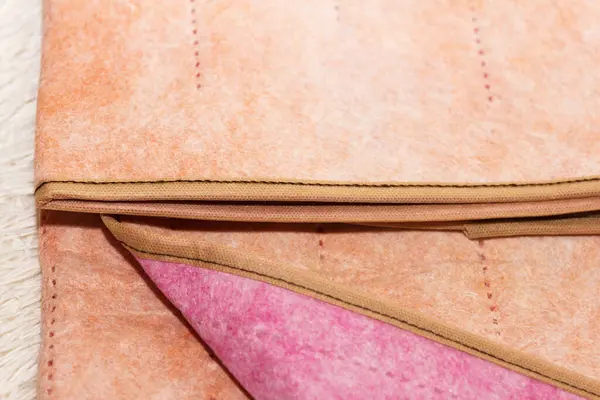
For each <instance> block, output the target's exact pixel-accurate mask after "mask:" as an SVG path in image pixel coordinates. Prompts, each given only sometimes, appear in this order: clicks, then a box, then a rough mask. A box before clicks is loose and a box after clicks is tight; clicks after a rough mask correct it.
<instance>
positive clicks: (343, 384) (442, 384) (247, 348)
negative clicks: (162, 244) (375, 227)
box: [139, 259, 579, 400]
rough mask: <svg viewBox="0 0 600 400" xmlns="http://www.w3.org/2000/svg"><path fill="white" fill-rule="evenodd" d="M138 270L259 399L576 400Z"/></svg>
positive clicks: (193, 278)
mask: <svg viewBox="0 0 600 400" xmlns="http://www.w3.org/2000/svg"><path fill="white" fill-rule="evenodd" d="M139 261H140V263H141V264H142V266H143V268H144V270H145V271H146V272H147V273H148V275H149V276H150V277H151V278H152V279H153V280H154V282H155V283H156V284H157V286H158V287H159V288H160V289H161V290H162V291H163V292H164V293H165V294H166V295H167V297H168V298H169V299H170V300H171V301H172V302H173V303H174V304H175V305H176V306H177V307H178V308H179V309H180V310H181V311H182V313H183V314H184V315H185V316H186V318H187V319H188V320H189V321H190V323H191V324H192V326H193V327H194V328H195V329H196V330H197V331H198V333H199V334H200V335H201V336H202V338H203V339H204V340H205V341H206V342H207V343H208V344H209V345H210V346H211V347H212V349H213V350H214V351H215V353H216V354H217V355H218V356H219V357H220V358H221V360H222V361H223V363H224V364H225V366H226V367H227V368H228V369H229V370H230V371H231V373H233V375H234V376H235V377H236V378H237V379H238V380H239V381H240V383H241V384H242V385H243V386H244V387H245V388H246V389H247V390H248V391H249V392H250V393H251V394H252V395H253V396H254V397H255V398H256V399H257V400H267V399H274V400H281V399H302V400H304V399H307V400H308V399H320V400H323V399H344V400H352V399H356V400H359V399H360V400H362V399H515V400H516V399H519V400H527V399H530V400H532V399H579V397H578V396H576V395H573V394H570V393H567V392H564V391H562V390H560V389H557V388H555V387H552V386H550V385H547V384H544V383H541V382H538V381H536V380H533V379H530V378H528V377H525V376H523V375H520V374H518V373H516V372H513V371H509V370H507V369H504V368H502V367H499V366H497V365H495V364H492V363H489V362H487V361H484V360H481V359H479V358H476V357H473V356H471V355H468V354H466V353H463V352H460V351H458V350H455V349H452V348H449V347H446V346H444V345H441V344H438V343H436V342H433V341H431V340H429V339H426V338H423V337H421V336H418V335H415V334H413V333H410V332H407V331H403V330H401V329H398V328H396V327H394V326H392V325H389V324H386V323H383V322H380V321H376V320H373V319H371V318H368V317H365V316H363V315H360V314H357V313H353V312H351V311H348V310H345V309H342V308H340V307H337V306H333V305H330V304H328V303H324V302H321V301H319V300H315V299H313V298H310V297H307V296H303V295H300V294H297V293H294V292H291V291H288V290H285V289H282V288H279V287H276V286H273V285H269V284H266V283H263V282H259V281H254V280H251V279H246V278H242V277H239V276H234V275H230V274H225V273H221V272H217V271H212V270H208V269H203V268H198V267H193V266H188V265H184V264H175V263H167V262H160V261H154V260H146V259H139Z"/></svg>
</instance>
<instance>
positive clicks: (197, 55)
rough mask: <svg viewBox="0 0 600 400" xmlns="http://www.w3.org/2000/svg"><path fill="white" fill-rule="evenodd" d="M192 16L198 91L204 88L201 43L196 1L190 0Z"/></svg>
mask: <svg viewBox="0 0 600 400" xmlns="http://www.w3.org/2000/svg"><path fill="white" fill-rule="evenodd" d="M190 5H191V9H190V14H191V18H192V20H191V23H192V34H193V35H194V36H193V37H194V62H195V68H196V69H195V71H196V73H195V76H194V78H195V79H196V90H199V89H200V88H202V84H201V83H200V76H201V74H200V49H199V46H198V45H199V41H198V23H197V21H198V19H197V16H196V4H195V0H190Z"/></svg>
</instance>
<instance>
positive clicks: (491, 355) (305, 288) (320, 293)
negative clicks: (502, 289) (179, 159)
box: [119, 241, 597, 396]
mask: <svg viewBox="0 0 600 400" xmlns="http://www.w3.org/2000/svg"><path fill="white" fill-rule="evenodd" d="M119 242H120V243H121V244H123V245H125V246H126V247H129V248H130V249H132V250H135V251H136V252H139V253H143V254H149V255H154V256H163V257H173V258H179V259H184V260H192V261H200V262H204V263H207V264H214V265H219V266H222V267H227V268H232V269H236V270H239V271H244V272H249V273H251V274H254V275H258V276H261V277H264V278H269V279H272V280H276V281H279V282H283V283H286V284H288V285H290V286H295V287H298V288H301V289H304V290H307V291H310V292H314V293H317V294H319V295H321V296H323V297H328V298H330V299H332V300H335V301H339V302H340V303H344V304H348V305H351V306H352V307H356V308H359V309H361V310H364V311H368V312H370V313H373V314H376V315H380V316H382V317H386V318H390V319H392V320H395V321H398V322H400V323H402V324H405V325H408V326H411V327H413V328H416V329H418V330H420V331H424V332H427V333H430V334H432V335H434V336H438V337H441V338H443V339H445V340H448V341H450V342H454V343H460V345H461V346H464V347H465V348H468V349H470V350H473V351H475V352H477V353H480V354H484V355H486V356H488V357H490V358H494V359H497V360H500V361H502V362H504V363H506V364H508V365H512V366H514V367H517V368H520V369H523V370H525V371H529V372H531V373H533V374H535V375H539V376H543V377H544V378H547V379H549V380H551V381H555V382H559V383H561V384H563V385H565V386H568V387H570V388H573V389H576V390H579V391H582V392H585V393H588V394H591V395H593V396H597V394H596V393H594V392H590V391H588V390H586V389H583V388H580V387H578V386H574V385H572V384H570V383H568V382H564V381H562V380H559V379H557V378H553V377H551V376H548V375H545V374H543V373H541V372H538V371H535V370H533V369H529V368H526V367H523V366H521V365H519V364H516V363H513V362H511V361H508V360H505V359H503V358H501V357H498V356H496V355H493V354H490V353H486V352H485V351H482V350H480V349H478V348H476V347H472V346H470V345H468V344H465V343H462V342H458V341H457V340H455V339H452V338H449V337H446V336H444V335H442V334H440V333H438V332H435V331H432V330H430V329H427V328H422V327H420V326H418V325H415V324H412V323H410V322H408V321H405V320H402V319H400V318H397V317H394V316H390V315H388V314H385V313H381V312H378V311H374V310H371V309H369V308H366V307H363V306H361V305H359V304H354V303H351V302H349V301H347V300H344V299H340V298H338V297H335V296H332V295H330V294H327V293H323V292H319V291H317V290H315V289H312V288H309V287H306V286H303V285H299V284H297V283H294V282H289V281H286V280H285V279H281V278H277V277H273V276H270V275H267V274H263V273H260V272H256V271H253V270H251V269H245V268H240V267H238V266H232V265H228V264H223V263H219V262H214V261H209V260H204V259H201V258H190V257H182V256H173V255H171V254H163V253H154V252H149V251H145V250H139V249H137V248H135V247H133V246H130V245H129V244H127V243H125V242H122V241H119Z"/></svg>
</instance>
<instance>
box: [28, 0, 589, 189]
mask: <svg viewBox="0 0 600 400" xmlns="http://www.w3.org/2000/svg"><path fill="white" fill-rule="evenodd" d="M46 2H47V5H48V7H46V8H45V33H44V46H43V52H44V59H43V62H42V80H41V86H40V95H39V114H38V137H37V157H36V158H37V159H36V162H37V165H38V168H37V171H36V178H37V181H38V182H40V181H48V180H82V179H83V180H108V181H111V180H115V179H120V180H130V181H140V180H148V181H152V180H163V179H219V178H233V179H239V178H248V177H250V178H257V177H259V178H281V179H323V180H344V181H353V180H358V181H361V180H364V181H388V180H395V181H445V182H449V181H452V182H485V181H507V180H508V181H510V180H516V181H521V180H536V181H537V180H545V179H554V178H576V177H579V176H581V175H595V174H599V173H600V141H599V140H597V138H598V136H597V130H596V128H595V126H597V125H598V122H599V120H598V118H599V117H598V116H597V115H596V114H595V113H594V112H593V110H596V109H598V107H599V106H600V99H599V97H598V96H597V95H596V93H597V92H598V90H600V70H599V69H598V68H596V64H597V60H598V56H599V53H600V34H598V30H597V29H596V27H597V21H598V20H600V5H599V3H597V2H591V1H581V0H577V1H573V0H563V1H558V2H552V4H550V5H548V2H547V1H546V0H529V1H527V2H522V1H519V0H506V1H502V2H492V1H468V0H459V1H446V0H439V1H422V0H372V1H368V2H365V1H362V0H343V1H342V0H326V1H324V0H305V1H302V2H294V5H293V6H290V3H289V1H288V0H263V1H237V0H220V1H192V0H177V1H173V0H156V1H153V3H152V7H145V6H144V4H145V3H144V2H143V1H142V0H129V1H118V2H109V3H108V4H102V5H101V4H100V3H98V2H95V1H84V0H47V1H46Z"/></svg>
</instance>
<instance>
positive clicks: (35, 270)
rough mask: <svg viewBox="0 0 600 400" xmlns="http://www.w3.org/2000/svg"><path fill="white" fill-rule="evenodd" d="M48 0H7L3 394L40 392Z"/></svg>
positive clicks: (2, 23) (3, 36)
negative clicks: (41, 136) (43, 62)
mask: <svg viewBox="0 0 600 400" xmlns="http://www.w3.org/2000/svg"><path fill="white" fill-rule="evenodd" d="M40 3H41V2H40V0H0V399H3V400H4V399H7V400H8V399H10V400H12V399H15V400H29V399H34V398H35V392H36V375H37V354H38V351H39V343H40V268H39V263H38V257H37V238H36V217H35V207H34V201H33V179H32V178H33V139H34V127H35V103H36V102H35V99H36V90H37V82H38V74H39V53H40V37H41V20H40V15H41V4H40Z"/></svg>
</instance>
